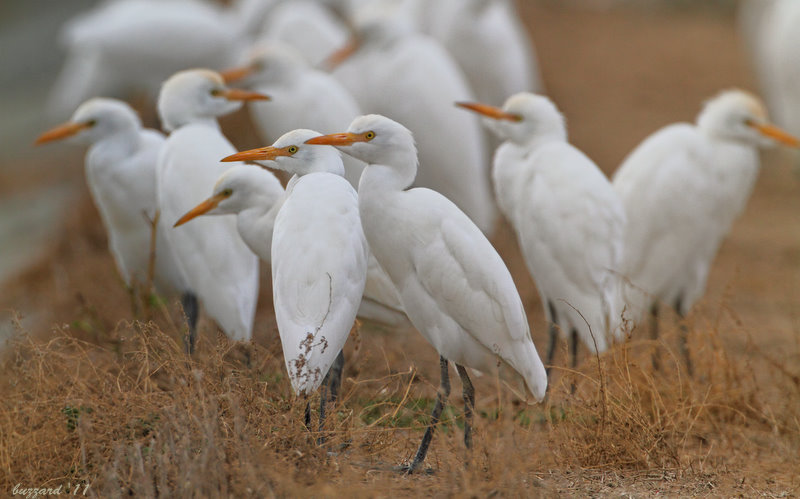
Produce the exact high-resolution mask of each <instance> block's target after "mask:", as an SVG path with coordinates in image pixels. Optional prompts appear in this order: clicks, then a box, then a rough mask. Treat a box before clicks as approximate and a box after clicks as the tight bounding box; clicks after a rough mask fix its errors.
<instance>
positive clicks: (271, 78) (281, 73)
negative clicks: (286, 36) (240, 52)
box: [221, 41, 309, 86]
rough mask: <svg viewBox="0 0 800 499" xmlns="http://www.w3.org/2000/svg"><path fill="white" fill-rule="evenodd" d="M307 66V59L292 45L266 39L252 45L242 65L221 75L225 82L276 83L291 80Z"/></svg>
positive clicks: (245, 83) (249, 84)
mask: <svg viewBox="0 0 800 499" xmlns="http://www.w3.org/2000/svg"><path fill="white" fill-rule="evenodd" d="M308 67H309V64H308V61H306V60H305V58H303V55H302V54H301V53H300V52H298V51H297V49H295V48H294V47H291V46H289V45H286V44H284V43H281V42H278V41H268V42H263V43H259V44H257V45H256V46H254V47H253V48H252V50H251V51H250V55H249V56H248V57H247V60H246V62H245V63H244V65H242V66H240V67H238V68H233V69H229V70H227V71H224V72H222V73H221V75H222V78H223V79H224V80H225V83H238V82H241V84H243V85H247V86H252V85H257V84H262V85H276V84H281V83H285V82H288V81H291V77H292V76H293V75H295V74H296V73H297V72H299V71H302V70H303V69H307V68H308Z"/></svg>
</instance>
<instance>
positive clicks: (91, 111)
mask: <svg viewBox="0 0 800 499" xmlns="http://www.w3.org/2000/svg"><path fill="white" fill-rule="evenodd" d="M141 127H142V122H141V120H140V119H139V115H137V114H136V112H135V111H134V110H133V109H132V108H131V107H130V106H129V105H128V104H126V103H124V102H122V101H119V100H116V99H106V98H101V97H96V98H94V99H89V100H87V101H86V102H84V103H83V104H81V105H80V106H79V107H78V109H76V110H75V113H74V114H73V115H72V118H71V119H70V120H69V121H68V122H66V123H64V124H62V125H59V126H57V127H55V128H52V129H50V130H48V131H47V132H45V133H43V134H42V135H40V136H39V138H38V139H36V144H44V143H46V142H52V141H55V140H61V139H67V138H73V139H74V140H75V141H76V142H79V143H83V144H92V143H94V142H97V141H99V140H102V139H104V138H106V137H110V136H112V135H115V134H118V133H127V132H130V131H136V130H139V129H140V128H141Z"/></svg>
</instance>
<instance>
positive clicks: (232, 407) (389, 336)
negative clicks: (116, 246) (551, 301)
mask: <svg viewBox="0 0 800 499" xmlns="http://www.w3.org/2000/svg"><path fill="white" fill-rule="evenodd" d="M519 5H520V7H521V10H522V12H523V14H524V16H525V19H526V21H527V22H528V23H529V25H530V26H531V27H532V32H533V33H534V36H535V40H536V43H537V45H538V48H539V55H540V61H541V63H542V68H543V73H544V75H545V78H546V83H547V86H548V92H549V93H550V95H551V96H553V98H554V99H555V100H556V102H558V104H559V105H560V106H561V107H562V109H563V110H564V111H565V114H566V117H567V119H568V122H569V124H570V134H571V137H572V140H573V141H574V143H576V144H577V145H578V146H579V147H580V148H582V149H583V150H585V151H586V152H587V153H588V154H589V155H590V156H591V157H593V158H594V159H595V160H597V161H598V163H599V164H600V165H601V167H603V169H604V170H606V171H608V172H610V171H612V170H613V169H614V168H615V166H616V165H617V164H618V163H619V161H620V160H621V159H622V157H624V155H625V154H626V153H627V151H629V150H630V149H631V148H632V147H633V146H634V145H635V144H636V143H638V141H640V140H641V139H642V138H643V137H644V136H645V135H647V134H649V133H650V132H651V131H653V130H654V129H656V128H657V127H659V126H662V125H664V124H665V123H669V122H673V121H677V120H687V119H691V117H692V116H693V115H694V113H695V112H696V111H697V108H698V105H699V103H700V102H701V101H702V100H703V99H704V98H706V97H708V96H709V95H712V94H713V93H715V92H716V91H717V90H719V89H721V88H725V87H730V86H733V85H739V86H744V87H747V86H748V83H749V82H750V81H751V80H750V78H749V76H747V74H746V67H745V64H744V63H743V61H742V59H741V56H740V55H739V54H741V53H742V52H741V50H740V47H737V41H736V35H735V32H734V28H733V20H732V19H731V18H730V17H729V15H728V14H725V15H724V16H715V15H713V14H711V13H709V12H706V11H703V12H704V13H703V14H701V15H694V14H693V13H691V12H689V11H686V12H681V13H673V14H669V15H666V14H658V15H651V14H646V13H642V12H638V13H630V12H628V11H618V10H610V11H587V10H573V9H566V8H563V2H549V3H548V2H544V3H543V2H527V1H526V2H520V4H519ZM578 28H579V29H578ZM750 86H752V85H750ZM241 118H242V115H241V114H240V115H238V116H234V117H232V118H227V119H226V120H223V127H224V128H225V129H226V131H228V132H229V136H231V137H232V138H233V139H234V141H236V145H237V146H239V147H241V148H246V147H256V146H258V145H263V144H260V143H258V142H257V141H255V140H256V139H254V138H253V136H252V129H251V128H250V127H249V126H247V124H246V123H241ZM237 120H238V121H237ZM248 134H249V135H248ZM56 154H57V153H56V152H54V159H53V163H54V165H58V168H56V169H55V170H57V171H58V172H64V171H70V172H73V173H76V172H79V171H80V165H79V164H76V163H75V162H76V161H77V162H79V160H78V155H75V157H74V158H73V160H74V161H73V162H72V164H71V166H70V168H68V169H64V168H63V167H62V165H61V163H62V161H60V159H59V160H56V159H55V155H56ZM58 154H60V153H58ZM59 158H61V156H59ZM60 175H65V174H64V173H60ZM15 178H16V177H15ZM16 181H17V182H19V179H18V178H16ZM39 181H43V179H34V178H30V179H27V180H25V181H24V182H23V184H24V185H25V186H27V185H29V184H33V183H37V182H39ZM21 185H22V184H17V185H13V186H11V187H8V188H9V189H13V188H21V187H20V186H21ZM796 193H797V178H796V177H795V176H793V175H792V174H791V173H789V170H788V169H780V167H777V166H774V165H773V166H768V167H766V168H765V169H764V171H763V172H762V177H761V180H760V181H759V185H758V186H757V189H756V192H755V194H754V199H753V200H752V201H751V203H750V206H749V207H748V210H747V212H746V213H745V215H744V217H743V219H742V220H741V221H740V222H739V223H738V224H737V227H736V229H735V230H734V233H733V234H732V235H731V237H730V238H729V239H728V241H727V242H726V244H725V245H724V246H723V248H722V251H721V253H720V256H719V259H718V261H717V262H716V264H715V267H714V271H713V272H712V275H711V280H710V283H709V296H708V297H707V298H706V299H705V300H704V301H703V302H701V303H700V304H699V306H698V307H696V310H695V311H694V312H693V313H692V314H691V315H690V317H689V323H688V326H689V329H690V333H691V351H692V355H693V358H694V362H695V369H696V376H695V378H694V379H689V378H687V376H686V374H685V372H684V371H683V370H682V369H681V367H680V366H681V364H680V362H679V358H678V356H677V354H676V351H677V348H676V346H675V345H676V344H677V340H676V336H677V325H676V324H675V321H674V320H672V319H671V318H669V317H665V318H664V319H663V320H662V331H663V332H664V334H663V336H662V338H661V340H660V342H659V343H658V345H655V344H654V343H652V342H650V341H647V340H643V339H642V338H645V337H646V336H647V335H646V334H644V333H642V332H638V331H637V332H635V334H634V335H633V336H632V338H631V340H630V342H628V343H626V344H625V345H623V346H621V347H619V348H617V349H615V350H613V351H611V352H608V353H607V354H605V355H603V356H601V357H599V358H592V357H588V356H587V357H585V358H584V359H583V360H582V363H581V368H580V369H579V370H578V371H577V372H571V371H570V370H567V369H557V370H556V371H555V372H556V376H555V378H554V382H553V384H552V386H551V391H550V395H549V397H548V400H547V401H546V402H545V403H544V404H542V405H537V406H532V407H527V406H524V405H521V404H519V403H518V402H516V401H514V400H513V399H511V396H510V395H509V394H508V393H507V392H504V391H502V390H499V389H498V386H497V385H498V384H497V382H496V380H493V379H491V377H489V376H483V377H481V378H479V379H474V380H473V381H474V382H475V387H476V395H477V403H476V409H477V414H476V428H475V431H476V434H475V436H474V446H475V447H474V449H473V451H472V453H471V454H467V453H466V452H465V450H464V446H463V441H462V433H461V424H462V423H461V419H460V418H461V416H462V402H461V398H460V387H459V386H458V381H456V380H455V378H456V376H454V373H453V376H452V378H453V391H452V392H453V393H452V396H451V398H450V403H451V404H450V405H449V406H448V408H447V410H446V411H445V413H444V417H443V423H442V425H441V428H440V430H439V431H437V433H436V436H435V437H434V441H433V444H432V447H431V452H430V453H429V455H428V459H427V465H428V466H430V467H431V468H432V469H433V470H434V473H433V474H431V475H423V476H412V477H405V476H401V475H398V474H397V473H394V472H392V471H388V470H389V469H390V468H391V467H392V466H394V465H397V464H399V463H401V462H403V461H406V460H409V459H410V458H411V457H412V456H413V452H414V451H415V449H416V446H417V444H418V443H419V439H420V438H421V435H422V427H423V425H424V423H425V421H427V415H428V412H429V410H430V408H431V404H432V401H433V398H434V396H435V393H436V386H437V384H438V365H437V362H436V359H437V356H436V353H435V352H434V351H433V349H432V348H431V347H430V346H429V345H428V344H427V343H426V342H425V340H424V339H422V337H421V336H420V335H419V334H418V333H416V332H413V331H409V332H402V333H390V332H385V331H378V330H366V329H364V330H362V331H360V333H359V334H358V335H357V336H354V337H351V338H350V340H349V341H348V345H347V347H346V355H347V364H346V368H345V381H344V387H343V400H342V402H341V404H340V405H339V406H338V407H337V408H336V410H335V412H334V414H332V415H331V417H330V418H329V422H328V427H327V430H328V432H327V437H328V444H327V445H326V446H325V447H319V446H317V445H316V444H315V442H316V437H317V435H316V434H312V433H310V432H308V431H307V430H306V429H305V428H304V427H303V424H302V419H303V418H302V416H303V408H304V403H305V402H304V401H303V400H296V399H295V398H293V396H292V394H291V389H290V386H289V383H288V380H287V379H286V375H285V368H284V365H283V359H282V353H281V350H280V343H279V341H278V337H277V331H276V328H275V320H274V316H273V314H272V312H271V310H272V306H271V301H270V300H271V292H270V289H269V283H268V282H265V285H264V287H263V289H262V293H261V299H260V303H259V307H258V310H259V312H258V315H257V319H256V331H255V335H254V340H255V341H254V345H253V346H252V349H253V362H252V365H251V366H250V367H248V366H247V365H245V364H244V363H243V358H244V356H243V355H242V353H243V352H242V350H243V347H240V346H232V345H230V344H229V343H228V342H227V340H226V339H225V338H224V337H223V336H222V335H221V334H219V333H218V332H217V331H216V329H215V328H214V327H212V325H211V324H210V323H208V322H207V321H201V337H200V340H199V343H198V351H197V353H196V355H195V356H194V357H193V358H191V359H188V358H186V356H185V355H184V354H183V353H182V352H181V349H180V338H181V334H182V331H181V326H180V324H181V320H180V316H179V313H178V312H177V310H176V309H175V307H174V306H172V305H170V306H169V307H166V308H157V309H156V310H154V311H151V312H150V315H149V316H148V315H147V314H146V313H142V314H141V315H138V316H137V315H136V314H133V313H132V312H131V306H130V300H129V297H128V295H127V293H126V292H125V290H124V288H123V287H122V286H121V282H120V281H119V279H118V278H117V277H116V274H115V271H114V268H113V263H112V262H111V259H110V257H109V255H108V250H107V245H106V239H105V236H104V234H103V231H102V228H101V226H100V223H99V219H98V217H97V214H96V212H95V210H94V208H93V207H92V205H91V203H90V201H89V200H88V196H87V195H86V194H85V193H84V197H83V200H82V201H81V202H79V203H77V204H76V205H74V206H72V207H71V210H70V211H71V215H70V216H69V218H68V220H67V223H66V227H65V230H64V232H63V234H62V236H61V237H60V238H56V240H55V241H54V244H53V247H52V249H51V252H50V253H49V254H48V255H47V257H46V258H45V259H44V260H43V261H42V262H41V263H40V264H39V265H37V266H36V267H34V268H33V269H30V270H28V271H26V272H24V273H22V274H21V275H20V276H19V277H18V278H17V279H16V280H14V281H13V282H10V283H8V284H7V285H6V286H5V287H4V288H3V289H0V300H2V303H3V305H2V310H0V314H3V315H9V316H11V315H14V316H15V314H17V313H23V314H35V315H25V316H22V317H19V320H18V321H17V322H18V324H19V325H18V326H17V329H18V331H19V335H18V337H17V338H16V339H15V340H14V342H13V343H12V344H10V346H9V347H8V348H6V349H5V350H4V351H3V354H2V356H1V357H0V394H2V398H0V495H3V494H10V493H11V490H12V489H13V487H14V486H15V485H16V484H21V485H22V486H23V487H42V486H58V485H62V484H63V485H66V484H70V485H72V486H75V485H76V484H79V485H81V486H84V484H89V485H90V487H89V489H88V491H87V493H88V495H93V496H99V497H115V496H121V495H128V494H134V495H139V496H155V495H161V496H170V497H171V496H177V497H187V496H199V497H205V496H214V497H218V496H227V497H248V496H254V497H267V496H337V497H338V496H355V497H366V496H368V497H375V496H385V497H388V496H392V497H394V496H419V495H431V496H470V497H472V496H478V497H483V496H514V497H516V496H555V495H559V496H561V495H570V496H588V495H591V496H631V495H632V496H643V495H671V496H675V495H680V496H727V497H732V496H742V497H752V496H767V497H787V496H798V495H800V476H799V475H800V474H798V472H797V470H798V466H797V463H798V462H800V416H799V415H798V414H800V412H799V411H798V407H800V321H798V320H797V317H796V316H797V305H796V303H797V302H798V300H800V288H797V286H796V284H794V283H796V282H798V281H797V278H798V277H800V270H798V269H799V268H800V265H798V262H800V258H798V255H800V239H798V238H797V237H796V236H795V235H794V234H793V232H796V231H795V230H794V229H793V228H795V227H796V220H797V217H796V214H797V211H798V210H800V198H798V197H797V195H796ZM787 228H788V229H787ZM493 242H494V244H495V246H496V247H497V248H498V249H499V251H500V253H501V255H502V256H503V258H504V259H505V260H506V262H507V264H508V266H509V269H510V270H511V272H512V275H514V278H515V280H516V282H517V285H518V288H519V290H520V293H521V295H522V297H523V300H524V301H525V303H526V310H527V312H528V317H529V320H530V322H531V325H532V331H533V334H534V341H535V342H536V343H537V344H538V345H540V347H541V346H542V345H544V343H543V342H544V341H545V334H544V332H545V329H544V325H543V318H542V313H541V307H540V304H539V302H538V299H537V297H536V291H535V288H534V286H533V283H532V281H531V280H530V278H529V277H528V275H527V271H526V269H525V266H524V262H523V261H522V259H521V257H520V255H519V251H518V250H517V248H516V243H515V241H514V239H513V236H512V235H511V234H510V232H509V231H508V230H507V228H501V230H500V231H499V233H498V235H497V236H496V237H495V239H494V241H493ZM140 308H141V307H140ZM12 310H13V312H11V311H12ZM19 311H22V312H19ZM143 312H146V311H143ZM4 322H5V320H4ZM656 346H658V348H659V351H660V357H661V364H662V370H660V371H654V370H653V368H652V364H651V353H652V351H653V349H654V348H655V347H656ZM564 356H565V355H564ZM562 362H563V361H562ZM573 383H574V384H575V386H576V391H575V393H574V394H572V393H571V391H570V387H571V386H572V384H573ZM316 403H317V400H316V399H315V400H312V404H314V405H315V404H316ZM329 452H330V453H329Z"/></svg>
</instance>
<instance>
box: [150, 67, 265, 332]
mask: <svg viewBox="0 0 800 499" xmlns="http://www.w3.org/2000/svg"><path fill="white" fill-rule="evenodd" d="M261 97H263V96H260V95H258V94H252V93H244V92H242V91H234V90H231V89H228V88H227V87H225V84H224V83H223V81H222V77H221V76H219V75H218V74H217V73H214V72H213V71H208V70H189V71H182V72H180V73H177V74H175V75H174V76H172V77H171V78H170V79H169V80H167V81H166V82H165V83H164V86H163V87H162V90H161V94H160V96H159V100H158V111H159V115H160V116H161V121H162V123H163V125H164V127H165V128H166V129H167V130H170V131H172V133H171V134H170V136H169V137H168V139H167V142H166V144H165V146H164V148H163V150H162V153H161V156H160V158H159V167H158V196H159V203H160V205H161V209H162V216H163V217H165V219H166V220H167V221H168V222H170V221H175V220H178V218H179V217H180V216H181V215H183V214H184V213H186V212H187V211H188V210H189V209H190V208H192V207H193V206H195V204H196V203H197V202H198V200H202V199H204V198H205V197H206V196H208V193H209V192H211V191H212V189H213V187H214V185H215V183H216V182H217V179H218V178H219V177H220V175H222V174H223V173H224V172H225V171H226V170H227V169H228V167H227V166H225V165H222V164H220V163H219V160H220V159H221V158H224V157H225V156H228V155H230V154H232V153H234V152H236V151H235V149H234V148H233V146H232V145H231V143H230V142H228V140H227V139H226V138H225V137H224V136H223V135H222V133H221V132H220V129H219V125H218V123H217V117H218V116H221V115H224V114H227V113H229V112H232V111H234V110H236V109H238V108H239V107H240V106H241V103H240V102H238V101H239V100H247V99H252V98H261ZM167 238H168V240H169V241H170V243H172V245H173V247H174V248H175V251H176V253H177V254H178V258H179V264H180V266H181V269H182V270H183V273H184V276H185V278H186V280H187V283H188V285H189V289H190V290H191V291H192V292H194V293H195V294H196V295H197V296H198V298H199V299H200V302H201V303H202V304H203V306H204V307H205V309H206V310H207V312H208V313H209V315H210V316H211V317H213V318H214V320H216V321H217V323H218V324H219V325H220V326H221V327H222V329H223V331H225V333H226V334H227V335H228V337H230V338H231V339H234V340H249V339H250V337H251V335H252V328H253V317H254V314H255V307H256V299H257V298H258V258H257V257H256V256H255V255H254V254H253V253H252V252H251V251H250V250H249V249H248V248H247V246H246V245H245V243H244V242H243V241H242V239H241V237H240V236H239V233H238V231H237V228H236V220H235V219H233V218H232V217H214V218H206V219H202V220H198V221H197V222H195V223H193V224H190V225H186V226H182V227H178V228H175V229H172V230H170V231H168V232H167Z"/></svg>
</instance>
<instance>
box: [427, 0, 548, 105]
mask: <svg viewBox="0 0 800 499" xmlns="http://www.w3.org/2000/svg"><path fill="white" fill-rule="evenodd" d="M419 3H424V4H425V5H426V6H427V8H426V9H423V12H426V11H429V10H432V9H435V8H436V4H437V3H439V4H444V5H442V6H440V7H438V8H439V9H440V10H442V11H443V12H440V13H438V15H430V16H426V18H430V19H432V21H431V22H432V26H431V32H430V34H431V35H433V36H434V37H435V38H437V39H438V40H440V41H441V42H442V44H443V45H444V46H445V48H446V49H447V50H448V52H450V54H452V56H453V59H455V61H456V62H457V63H458V65H459V67H460V68H461V69H462V70H463V71H464V75H465V76H466V77H467V80H469V84H470V86H471V87H472V90H473V91H474V93H475V96H476V97H477V99H478V100H479V101H481V102H486V103H491V104H499V103H500V102H503V100H504V99H505V98H506V97H507V96H509V95H513V94H516V93H518V92H541V90H542V82H541V78H540V76H539V70H538V63H537V61H536V55H535V53H534V49H533V43H532V42H531V40H530V38H529V37H528V35H527V33H526V32H525V27H524V26H523V25H522V23H521V22H520V18H519V14H517V12H516V9H515V7H514V5H513V2H511V1H510V0H439V1H438V2H431V1H427V0H423V1H421V2H419ZM433 14H436V12H433Z"/></svg>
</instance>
